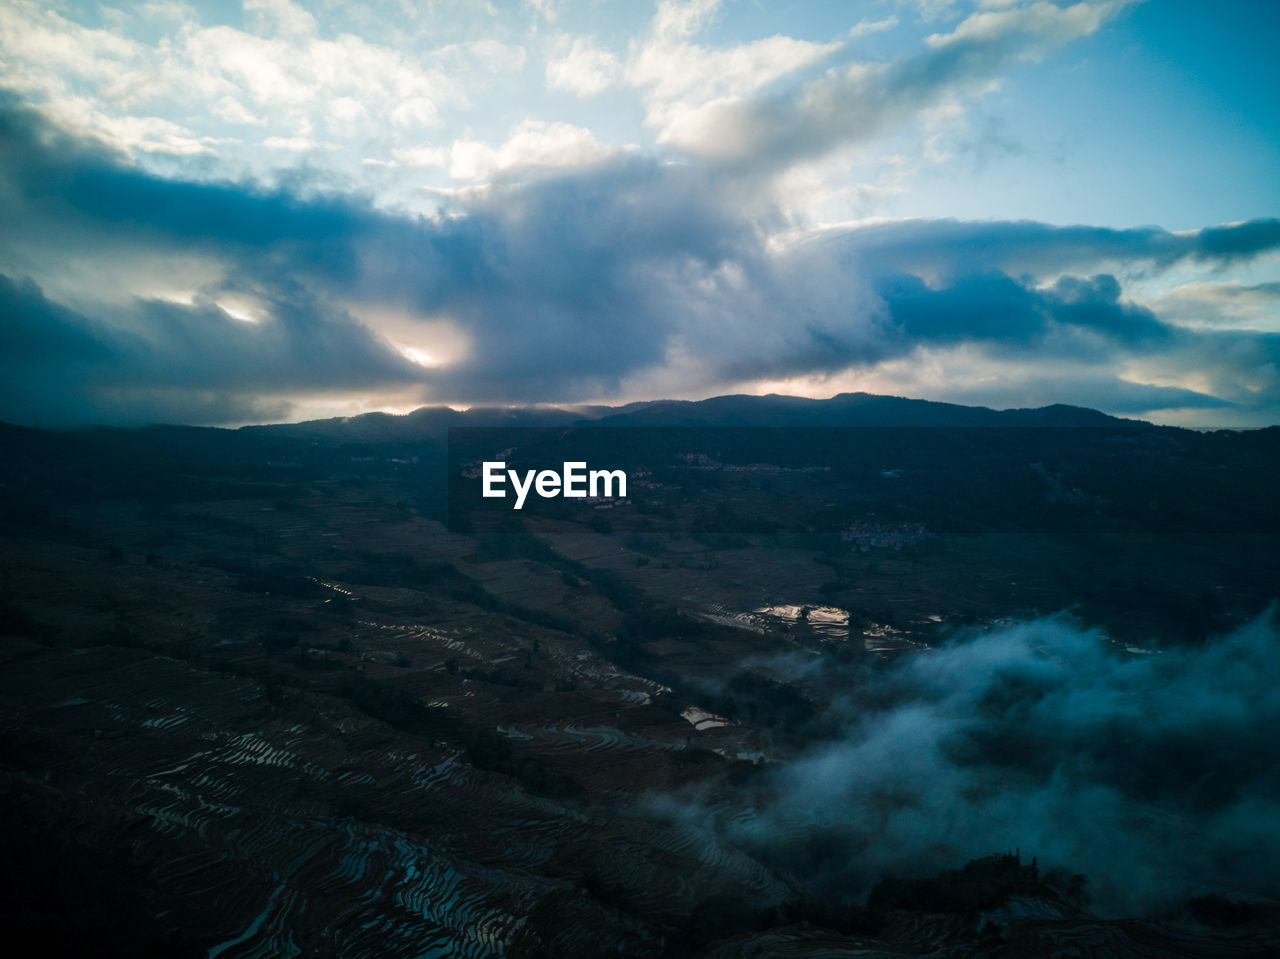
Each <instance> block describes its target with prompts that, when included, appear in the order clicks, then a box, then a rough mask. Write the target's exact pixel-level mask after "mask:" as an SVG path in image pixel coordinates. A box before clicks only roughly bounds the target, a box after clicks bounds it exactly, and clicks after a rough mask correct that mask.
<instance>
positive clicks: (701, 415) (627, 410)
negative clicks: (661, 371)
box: [242, 393, 1151, 444]
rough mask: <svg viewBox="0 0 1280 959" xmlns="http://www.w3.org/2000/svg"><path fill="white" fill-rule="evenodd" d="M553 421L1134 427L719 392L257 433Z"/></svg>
mask: <svg viewBox="0 0 1280 959" xmlns="http://www.w3.org/2000/svg"><path fill="white" fill-rule="evenodd" d="M456 426H470V427H495V426H501V427H525V426H527V427H552V426H610V427H613V426H617V427H626V426H773V427H777V426H897V427H901V426H1037V427H1048V426H1095V427H1096V426H1111V427H1115V426H1134V427H1150V426H1151V424H1149V423H1145V422H1143V421H1141V420H1128V419H1121V418H1119V417H1115V416H1108V415H1107V414H1106V413H1100V412H1098V411H1097V410H1091V409H1085V408H1083V407H1079V406H1064V405H1062V404H1055V405H1053V406H1043V407H1040V408H1038V409H1019V410H993V409H988V408H987V407H984V406H960V405H957V404H955V403H935V402H931V401H929V400H912V399H906V398H904V397H900V396H877V395H874V394H871V393H841V394H839V395H837V396H833V397H831V398H830V399H809V398H807V397H803V396H779V395H777V394H772V393H771V394H769V395H768V396H748V395H733V396H716V397H712V398H710V399H706V400H654V401H650V402H640V403H629V404H627V405H625V406H618V407H610V406H591V407H569V408H565V407H542V406H533V407H492V406H488V407H472V408H471V409H469V410H466V411H458V410H454V409H451V408H450V407H447V406H426V407H422V408H421V409H417V410H414V411H413V412H412V413H408V414H406V415H403V416H395V415H392V414H389V413H366V414H364V415H362V416H351V417H335V418H333V419H327V420H310V421H307V422H303V423H290V424H280V425H272V426H248V427H244V428H243V429H242V432H249V433H253V432H261V433H266V434H270V435H273V436H288V437H292V438H297V439H307V440H312V441H317V442H330V443H334V442H336V443H358V444H363V443H396V442H414V441H421V440H425V439H430V438H432V437H434V436H438V435H441V434H443V433H444V432H445V431H446V430H447V429H448V428H449V427H456Z"/></svg>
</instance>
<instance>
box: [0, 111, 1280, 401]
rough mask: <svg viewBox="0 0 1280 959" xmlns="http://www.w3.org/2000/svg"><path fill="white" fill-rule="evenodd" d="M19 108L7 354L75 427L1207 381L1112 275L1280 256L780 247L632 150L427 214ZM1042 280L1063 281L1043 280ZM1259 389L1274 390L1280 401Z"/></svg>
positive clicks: (1255, 237)
mask: <svg viewBox="0 0 1280 959" xmlns="http://www.w3.org/2000/svg"><path fill="white" fill-rule="evenodd" d="M0 107H2V108H0V184H2V189H0V217H2V218H3V222H4V226H3V227H2V228H0V271H2V272H4V273H5V274H7V275H8V277H9V283H8V286H7V288H6V289H7V291H8V292H7V293H6V295H7V296H8V297H9V305H8V306H7V308H6V314H5V317H4V323H5V330H4V332H3V334H2V335H3V336H4V337H5V339H6V342H11V343H12V344H13V350H11V352H10V354H9V355H10V356H11V357H17V356H19V355H23V356H25V357H26V359H24V360H21V361H19V360H17V359H7V360H5V361H3V362H5V363H6V365H7V366H8V367H9V368H10V369H11V370H12V372H13V376H12V378H11V379H10V380H9V385H8V387H7V396H6V401H5V402H6V407H5V409H4V410H3V411H0V415H3V416H6V417H14V418H21V416H22V414H24V413H25V411H27V410H36V411H39V410H46V411H48V415H50V416H53V415H54V412H53V411H55V410H56V412H57V419H58V420H59V421H63V422H73V421H85V420H88V421H92V420H102V419H105V420H108V421H113V422H122V421H123V422H135V421H137V420H138V418H139V417H145V416H148V415H151V413H150V412H149V411H151V410H157V409H158V410H162V411H167V413H166V414H165V418H170V419H172V418H180V417H185V416H193V417H194V416H197V413H196V412H195V411H196V410H198V409H199V410H204V411H205V413H203V414H199V415H200V417H201V418H202V420H203V421H206V422H208V421H210V417H212V419H213V420H214V421H216V420H217V419H218V416H219V415H220V414H219V413H218V412H217V411H218V408H219V407H220V406H226V407H227V408H231V407H235V408H237V409H241V410H245V409H252V408H255V407H257V408H261V404H263V403H266V404H270V405H271V408H272V409H273V410H280V411H282V412H286V411H287V406H286V405H285V404H287V402H288V401H289V400H290V399H291V398H293V397H298V396H303V395H307V394H316V393H320V392H325V391H331V390H342V389H350V388H360V389H362V390H366V391H369V392H376V391H377V390H378V389H382V388H386V389H391V388H396V389H400V390H406V389H407V390H412V391H417V392H416V393H415V395H419V396H421V397H422V398H423V400H424V401H425V400H427V399H429V398H433V399H436V400H438V401H463V402H467V401H470V402H476V401H495V402H508V401H509V402H522V401H574V400H580V399H583V398H590V397H594V396H599V395H602V394H605V395H607V394H608V393H609V392H611V391H616V390H618V389H619V388H620V387H621V386H622V385H623V384H625V383H626V382H627V381H628V379H629V378H635V377H641V376H645V375H652V376H658V377H659V379H658V380H657V382H659V383H668V384H670V385H668V386H666V387H664V388H667V389H671V388H673V387H674V389H690V388H694V389H704V390H705V389H708V388H714V387H716V386H718V385H720V384H732V383H733V382H735V381H738V382H740V381H743V380H750V379H765V378H776V377H784V376H803V375H813V374H817V375H825V374H833V373H838V372H840V371H842V370H845V369H848V368H850V367H867V366H871V365H874V364H876V363H879V362H881V361H884V360H889V359H893V358H896V357H905V356H908V355H910V354H911V353H912V351H913V350H915V349H917V348H918V347H921V346H936V347H948V346H957V345H963V344H978V345H980V346H982V348H983V349H987V350H990V351H991V352H992V353H993V354H1000V355H1005V356H1017V357H1020V358H1022V359H1023V360H1025V361H1026V362H1027V363H1029V364H1032V365H1034V364H1035V363H1037V362H1039V361H1041V360H1046V359H1047V360H1055V361H1056V360H1058V359H1060V358H1062V357H1063V356H1066V357H1071V358H1074V359H1076V360H1078V361H1081V362H1083V361H1085V360H1089V361H1090V362H1095V361H1099V362H1101V363H1102V364H1103V365H1104V366H1107V367H1108V368H1109V369H1114V367H1115V361H1116V360H1117V358H1122V357H1124V356H1127V355H1128V356H1132V355H1138V354H1143V355H1163V354H1164V353H1168V354H1170V355H1171V356H1175V355H1176V357H1183V358H1184V359H1181V360H1179V361H1178V362H1181V363H1183V364H1184V366H1186V365H1187V363H1189V362H1190V361H1189V360H1186V359H1185V358H1186V357H1193V356H1194V354H1195V351H1196V350H1197V349H1198V348H1199V344H1200V340H1199V339H1197V336H1198V334H1196V333H1192V332H1189V331H1186V330H1181V329H1177V328H1173V327H1169V326H1167V325H1166V324H1164V323H1162V322H1161V320H1160V319H1159V318H1158V317H1157V316H1155V315H1154V314H1152V313H1151V312H1149V311H1148V310H1145V309H1142V308H1141V307H1138V306H1136V305H1134V304H1132V303H1130V302H1128V301H1127V300H1126V299H1125V298H1124V296H1123V291H1122V289H1121V287H1120V284H1119V282H1118V281H1117V280H1116V279H1114V274H1115V272H1116V270H1115V269H1113V264H1119V265H1121V266H1125V267H1126V268H1138V269H1150V270H1161V269H1167V268H1168V267H1170V266H1172V265H1174V264H1176V263H1179V262H1183V261H1196V262H1202V263H1206V264H1219V263H1230V262H1236V261H1238V260H1240V259H1242V258H1249V257H1252V256H1256V255H1258V254H1259V253H1262V252H1266V251H1270V250H1274V249H1277V248H1280V226H1278V225H1277V221H1269V220H1267V221H1255V222H1252V223H1246V224H1241V225H1236V226H1228V227H1218V228H1213V229H1210V230H1204V231H1200V232H1199V233H1187V234H1173V233H1168V232H1166V231H1163V230H1159V229H1155V228H1149V229H1143V230H1127V231H1126V230H1107V229H1101V228H1092V227H1066V228H1060V227H1051V226H1046V225H1044V224H1038V223H956V222H951V221H934V222H914V223H891V224H881V225H877V226H871V227H864V228H858V229H850V230H845V231H843V232H838V233H832V232H829V233H825V234H822V235H819V236H814V237H811V238H809V239H807V240H804V241H800V242H796V243H792V244H790V245H788V246H785V247H781V248H779V247H777V246H775V245H773V244H771V242H770V239H769V238H770V237H771V236H775V235H777V234H778V233H779V232H781V231H782V230H784V229H785V227H786V226H787V223H786V222H785V220H784V218H783V217H782V215H781V213H780V212H779V210H778V209H777V208H776V207H775V206H774V205H773V204H772V203H771V201H770V199H769V194H768V192H767V191H765V190H763V188H762V187H761V184H760V181H758V180H755V179H752V178H745V179H740V178H734V177H724V176H720V175H716V174H714V173H713V172H711V171H710V170H709V169H708V168H705V167H703V166H701V165H699V164H696V163H694V164H663V163H660V162H658V161H657V160H655V159H654V158H652V157H644V156H639V155H634V154H624V155H620V156H617V157H615V158H613V159H612V160H610V161H607V162H601V163H597V164H595V165H593V166H591V167H589V168H583V169H579V170H574V171H570V172H566V173H562V174H559V175H555V176H551V175H547V176H542V177H541V178H537V179H534V180H532V181H528V182H507V183H498V184H495V185H494V186H492V187H491V188H490V189H488V190H486V191H481V192H479V193H476V194H475V195H473V196H471V197H469V198H466V199H464V200H459V201H458V202H459V203H461V204H462V205H461V206H460V208H459V209H458V210H456V211H455V213H454V214H453V215H443V214H442V215H438V216H434V217H412V216H408V215H399V214H393V213H389V212H386V211H382V210H379V209H376V208H375V207H374V206H373V205H372V204H371V202H369V201H367V200H365V199H362V198H361V197H359V196H352V195H340V194H336V193H333V192H328V193H326V192H323V191H320V190H319V189H317V188H316V187H315V186H314V184H308V183H306V182H305V181H303V180H301V179H300V180H299V181H298V182H297V183H295V185H294V186H292V187H289V188H286V187H275V188H266V187H262V186H260V185H255V184H233V183H227V182H190V181H177V180H167V179H163V178H161V177H158V176H155V175H153V174H150V173H147V172H146V171H144V170H141V169H140V168H138V167H136V166H132V165H130V164H129V163H128V162H127V160H125V159H124V158H122V157H120V156H118V155H117V154H115V153H113V152H111V151H110V150H108V149H107V148H105V147H103V146H101V145H95V144H93V143H86V142H83V141H81V140H78V139H76V138H74V137H71V136H69V135H67V134H65V133H62V132H60V131H59V130H58V129H57V128H55V127H53V126H52V125H50V124H48V123H47V122H45V121H44V120H42V119H40V118H39V117H38V116H37V115H36V114H35V113H34V112H33V111H30V110H27V109H24V108H21V107H16V106H14V105H13V104H12V103H11V102H10V103H6V104H2V105H0ZM110 256H114V257H115V259H114V260H112V261H111V269H113V270H116V269H118V270H119V271H121V272H123V273H124V274H126V275H125V276H124V279H123V280H122V286H123V287H124V288H125V289H131V287H130V286H129V283H128V280H129V277H128V275H127V274H128V273H129V271H131V270H135V269H142V268H143V267H144V266H145V265H146V264H148V263H152V262H157V263H159V262H165V258H166V257H172V256H185V257H189V258H192V259H194V260H197V261H199V262H200V263H203V264H205V267H206V268H207V269H206V272H207V273H208V274H209V276H206V277H205V278H204V279H203V280H201V281H200V283H199V284H196V285H197V286H198V289H196V290H195V291H194V293H192V294H191V295H190V296H188V297H187V298H188V299H190V300H191V302H190V304H189V305H181V304H175V303H173V302H167V301H165V302H162V301H161V300H160V299H158V298H157V297H155V296H152V298H151V299H133V300H131V301H130V302H125V303H123V304H122V302H121V300H122V299H123V300H129V297H128V296H123V297H121V296H116V297H114V298H113V297H111V296H108V295H106V294H102V295H97V294H96V293H95V290H94V289H93V288H92V287H91V286H88V285H87V284H85V283H81V284H80V285H79V286H77V285H76V282H75V276H76V275H77V271H82V268H83V264H84V263H86V262H92V261H94V258H102V257H110ZM73 268H74V269H73ZM153 272H154V271H153ZM1045 273H1049V274H1050V275H1052V276H1056V277H1058V279H1056V280H1055V281H1054V282H1052V283H1050V284H1048V285H1045V284H1044V283H1043V282H1041V281H1040V280H1039V279H1038V278H1037V277H1038V276H1040V275H1043V274H1045ZM1064 273H1065V274H1066V275H1063V274H1064ZM1077 274H1078V275H1077ZM27 275H29V276H32V277H35V278H36V279H37V281H38V282H39V284H40V286H41V287H43V288H44V289H45V290H46V291H49V290H52V289H54V288H55V287H57V288H58V289H60V290H62V291H63V293H60V294H58V295H54V294H52V293H45V294H43V295H42V294H41V293H40V292H39V291H38V290H33V289H32V288H31V287H30V286H29V285H23V283H22V280H21V277H23V276H27ZM188 286H189V287H190V284H188ZM68 289H70V290H71V291H72V293H73V294H74V296H73V300H74V303H73V302H72V300H68V299H67V298H66V292H65V291H66V290H68ZM229 294H231V295H234V294H246V295H248V296H251V297H252V298H253V299H254V301H255V302H257V303H258V304H259V305H260V306H261V310H262V314H263V315H262V316H261V317H259V319H260V322H258V323H245V322H242V321H240V320H237V319H233V318H232V317H231V316H230V315H228V313H227V312H225V311H224V309H222V308H220V307H219V306H218V305H217V304H218V302H219V301H220V299H221V298H224V297H225V296H226V295H229ZM170 299H172V297H170ZM53 300H57V301H59V302H61V303H62V304H63V305H62V306H59V305H58V303H55V302H52V301H53ZM72 305H74V307H75V309H74V310H71V309H67V307H69V306H72ZM366 307H368V308H371V309H370V312H369V315H372V316H374V317H377V316H379V315H381V314H385V313H387V312H388V311H390V312H393V313H397V314H398V315H403V317H405V319H404V321H403V323H402V326H401V327H399V328H397V329H395V330H392V329H390V328H385V329H384V328H379V329H378V330H373V329H371V328H370V327H369V326H367V325H365V324H364V323H362V322H361V321H359V320H357V319H356V318H355V316H361V315H365V314H364V312H362V311H363V310H364V308H366ZM379 311H381V314H379ZM414 317H416V318H418V319H417V320H414V319H413V318H414ZM421 321H445V322H448V323H449V324H452V325H453V326H454V327H456V328H457V329H458V330H459V331H460V333H461V336H462V337H463V338H465V340H466V341H467V343H466V347H465V349H463V350H462V351H461V354H460V355H459V356H457V357H456V358H455V359H453V360H452V361H450V362H447V363H445V364H444V365H440V366H436V367H432V368H424V367H421V366H418V365H415V364H412V363H410V362H408V361H407V360H405V359H404V358H403V357H402V356H401V354H400V353H399V351H398V350H397V349H396V348H395V347H394V346H393V345H392V344H391V343H389V342H387V341H386V340H385V339H383V336H384V335H385V336H390V337H392V338H395V337H396V336H402V335H404V329H403V326H404V325H405V324H407V325H408V326H410V327H411V328H416V327H413V324H414V323H415V322H421ZM368 322H370V323H378V322H382V321H381V320H378V319H376V318H375V319H373V320H369V321H368ZM410 332H412V329H411V330H410ZM1242 335H1243V336H1245V337H1246V338H1247V336H1248V334H1242ZM409 339H410V340H412V337H411V336H410V337H409ZM23 344H25V345H23ZM407 345H412V346H415V347H418V346H420V345H421V344H419V343H417V342H409V343H408V344H407ZM20 346H21V349H19V347H20ZM1246 346H1247V344H1244V343H1236V344H1235V345H1234V346H1233V347H1232V348H1231V349H1227V348H1225V347H1223V348H1220V349H1219V350H1218V352H1217V353H1216V354H1215V355H1216V356H1217V357H1218V361H1217V362H1219V363H1220V367H1221V368H1220V374H1221V375H1220V378H1221V379H1223V381H1224V382H1225V381H1227V380H1228V379H1229V369H1230V367H1231V364H1232V363H1233V362H1235V361H1237V360H1238V361H1240V362H1254V361H1255V359H1256V353H1257V348H1256V344H1255V349H1254V353H1253V354H1250V353H1249V350H1248V349H1247V348H1246ZM428 347H429V344H428V345H427V346H424V347H422V348H424V349H425V350H426V352H428V353H430V352H431V350H430V349H429V348H428ZM23 351H25V352H23ZM1108 364H1109V365H1108ZM1255 368H1257V367H1256V366H1255ZM663 374H669V378H668V379H667V380H662V379H660V377H661V376H662V375H663ZM1100 375H1103V374H1094V376H1093V377H1092V378H1091V379H1090V380H1089V382H1090V383H1091V384H1092V386H1093V387H1094V388H1097V387H1099V386H1100V385H1101V384H1100V382H1099V380H1098V377H1099V376H1100ZM1264 379H1265V377H1264ZM1110 382H1111V384H1112V386H1113V387H1114V388H1113V389H1111V390H1110V391H1107V390H1103V391H1102V394H1108V392H1109V395H1119V393H1120V392H1123V391H1124V390H1128V392H1129V398H1128V401H1127V402H1128V406H1129V408H1133V404H1134V403H1135V402H1136V398H1135V395H1134V394H1135V391H1138V392H1140V391H1143V390H1146V391H1147V392H1146V395H1147V396H1148V397H1149V399H1150V400H1151V402H1152V405H1151V406H1148V407H1146V408H1147V409H1154V408H1161V406H1162V405H1163V403H1164V402H1165V401H1169V400H1172V399H1174V398H1175V397H1174V395H1173V394H1172V393H1170V392H1168V391H1169V390H1172V389H1175V388H1169V387H1141V386H1139V385H1138V384H1124V383H1123V381H1120V380H1119V379H1115V378H1112V379H1111V381H1110ZM68 384H71V385H68ZM1263 387H1264V388H1263V389H1262V390H1261V393H1259V391H1258V390H1254V391H1253V392H1254V393H1255V394H1258V395H1262V396H1270V395H1271V393H1270V392H1268V388H1267V384H1266V383H1264V384H1263ZM1161 390H1163V391H1164V392H1160V391H1161ZM185 393H189V394H190V403H185V402H184V400H183V396H184V394H185ZM1102 394H1100V395H1102ZM1178 396H1180V397H1181V398H1182V399H1184V400H1187V403H1185V404H1179V405H1209V404H1211V403H1212V402H1213V398H1212V397H1205V396H1204V395H1203V394H1194V393H1191V392H1190V391H1183V392H1182V393H1179V394H1178ZM112 397H114V399H112ZM122 398H123V399H122ZM1022 405H1025V404H1022ZM130 409H132V410H133V411H134V412H122V411H125V410H130ZM272 415H276V414H272ZM236 418H239V417H236ZM23 421H26V420H25V419H24V420H23Z"/></svg>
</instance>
